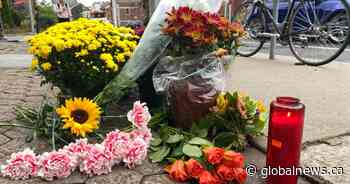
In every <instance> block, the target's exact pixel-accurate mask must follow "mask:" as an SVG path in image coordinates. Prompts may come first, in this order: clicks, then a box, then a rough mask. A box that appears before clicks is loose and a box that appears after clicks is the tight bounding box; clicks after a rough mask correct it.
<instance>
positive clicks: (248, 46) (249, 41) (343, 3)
mask: <svg viewBox="0 0 350 184" xmlns="http://www.w3.org/2000/svg"><path fill="white" fill-rule="evenodd" d="M281 1H282V2H281V5H282V7H280V8H279V9H278V10H279V12H280V16H279V17H278V19H279V20H278V21H277V22H276V21H274V18H273V16H272V3H271V0H267V2H265V1H263V0H246V1H245V2H243V3H242V5H241V7H240V8H239V9H238V11H237V12H236V15H235V16H236V20H238V21H240V22H241V24H242V25H243V26H244V28H245V29H246V32H247V34H246V36H245V37H244V38H243V39H242V40H241V47H240V48H239V49H238V54H239V55H241V56H246V57H249V56H253V55H254V54H256V53H257V52H259V51H260V49H261V48H262V47H263V45H264V44H265V43H266V42H267V41H268V40H270V38H271V36H277V37H278V38H279V43H280V44H281V45H282V46H283V45H289V47H290V49H291V51H292V53H293V55H294V56H295V57H296V58H297V59H298V60H299V61H301V62H302V63H304V64H307V65H311V66H319V65H324V64H327V63H329V62H331V61H333V60H334V59H336V58H337V57H338V56H339V55H340V54H341V53H342V52H343V51H344V50H345V49H346V48H347V46H348V44H349V43H350V6H349V3H348V1H347V0H292V1H291V0H281Z"/></svg>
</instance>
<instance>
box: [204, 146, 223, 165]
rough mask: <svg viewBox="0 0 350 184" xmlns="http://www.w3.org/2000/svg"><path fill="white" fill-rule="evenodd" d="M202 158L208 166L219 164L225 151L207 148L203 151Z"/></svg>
mask: <svg viewBox="0 0 350 184" xmlns="http://www.w3.org/2000/svg"><path fill="white" fill-rule="evenodd" d="M203 152H204V156H205V158H206V159H207V161H208V162H209V163H210V164H213V165H216V164H220V163H221V161H222V160H223V158H224V153H225V150H224V149H222V148H217V147H209V148H205V149H204V150H203Z"/></svg>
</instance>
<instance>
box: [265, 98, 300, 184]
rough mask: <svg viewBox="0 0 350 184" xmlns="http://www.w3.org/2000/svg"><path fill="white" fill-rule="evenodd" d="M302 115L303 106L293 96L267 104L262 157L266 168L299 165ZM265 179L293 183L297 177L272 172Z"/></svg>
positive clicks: (287, 167) (271, 183) (270, 182)
mask: <svg viewBox="0 0 350 184" xmlns="http://www.w3.org/2000/svg"><path fill="white" fill-rule="evenodd" d="M304 114H305V106H304V105H303V104H302V103H300V100H299V99H297V98H292V97H278V98H277V100H276V101H273V102H272V103H271V109H270V122H269V135H268V145H267V159H266V165H267V168H270V171H271V169H274V170H275V171H276V170H281V168H282V169H283V170H284V171H285V169H293V168H297V167H299V161H300V152H301V146H302V137H303V127H304ZM282 174H283V173H282ZM267 181H268V184H296V183H297V181H298V176H297V175H296V174H295V173H294V174H290V173H288V174H284V175H278V174H277V175H276V172H274V173H273V175H272V173H270V175H269V176H268V179H267Z"/></svg>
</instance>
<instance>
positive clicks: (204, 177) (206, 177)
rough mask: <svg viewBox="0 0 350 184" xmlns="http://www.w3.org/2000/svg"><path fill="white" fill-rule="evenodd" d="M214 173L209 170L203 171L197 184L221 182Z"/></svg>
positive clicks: (220, 183) (217, 183)
mask: <svg viewBox="0 0 350 184" xmlns="http://www.w3.org/2000/svg"><path fill="white" fill-rule="evenodd" d="M222 183H223V182H222V181H221V180H220V179H219V177H218V176H217V175H216V174H212V173H210V172H209V171H203V172H202V174H201V175H200V177H199V184H222Z"/></svg>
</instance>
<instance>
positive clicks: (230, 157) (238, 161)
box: [223, 151, 245, 168]
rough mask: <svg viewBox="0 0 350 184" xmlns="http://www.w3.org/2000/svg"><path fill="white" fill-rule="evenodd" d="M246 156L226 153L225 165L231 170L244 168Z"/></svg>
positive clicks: (230, 152) (231, 152)
mask: <svg viewBox="0 0 350 184" xmlns="http://www.w3.org/2000/svg"><path fill="white" fill-rule="evenodd" d="M244 160H245V159H244V156H243V155H242V154H240V153H237V152H234V151H225V153H224V160H223V164H224V165H226V166H228V167H231V168H243V167H244Z"/></svg>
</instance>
